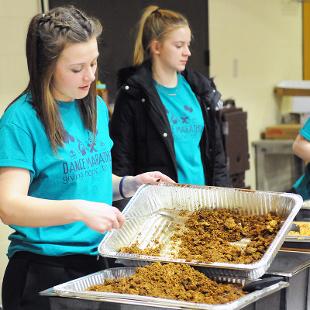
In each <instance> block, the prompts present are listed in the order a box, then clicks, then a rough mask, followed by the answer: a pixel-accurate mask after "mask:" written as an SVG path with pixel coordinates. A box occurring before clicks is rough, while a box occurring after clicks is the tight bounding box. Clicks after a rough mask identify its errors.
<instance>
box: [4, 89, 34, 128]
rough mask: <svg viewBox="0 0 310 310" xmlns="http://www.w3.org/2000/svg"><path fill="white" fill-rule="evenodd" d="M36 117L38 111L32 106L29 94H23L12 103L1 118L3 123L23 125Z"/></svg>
mask: <svg viewBox="0 0 310 310" xmlns="http://www.w3.org/2000/svg"><path fill="white" fill-rule="evenodd" d="M33 118H37V117H36V111H35V109H34V108H33V106H32V104H31V98H30V96H29V94H23V95H21V96H20V97H18V98H17V99H16V100H15V101H14V102H12V103H11V104H10V105H9V106H8V107H7V109H6V110H5V112H4V113H3V115H2V117H1V123H2V124H3V123H21V122H23V121H27V122H29V121H31V120H32V119H33Z"/></svg>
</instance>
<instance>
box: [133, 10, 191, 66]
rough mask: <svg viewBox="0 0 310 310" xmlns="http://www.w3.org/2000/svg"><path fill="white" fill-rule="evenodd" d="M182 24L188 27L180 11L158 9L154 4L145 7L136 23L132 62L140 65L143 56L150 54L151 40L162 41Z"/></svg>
mask: <svg viewBox="0 0 310 310" xmlns="http://www.w3.org/2000/svg"><path fill="white" fill-rule="evenodd" d="M184 26H187V27H189V23H188V20H187V19H186V18H185V17H184V16H183V15H182V14H181V13H178V12H175V11H172V10H166V9H160V8H159V7H158V6H155V5H150V6H148V7H146V8H145V9H144V11H143V14H142V16H141V18H140V21H139V24H138V33H137V37H136V42H135V48H134V55H133V64H134V65H140V64H141V63H142V62H143V61H144V59H145V58H147V57H150V56H151V55H150V44H151V42H152V40H158V41H162V40H164V39H165V37H166V35H167V34H168V33H170V32H171V31H173V30H175V29H177V28H180V27H184Z"/></svg>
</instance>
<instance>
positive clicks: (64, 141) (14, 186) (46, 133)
mask: <svg viewBox="0 0 310 310" xmlns="http://www.w3.org/2000/svg"><path fill="white" fill-rule="evenodd" d="M101 30H102V27H101V25H100V23H99V21H98V20H96V19H94V18H91V17H88V16H87V15H86V14H84V13H83V12H81V11H80V10H78V9H76V8H74V7H72V6H70V7H58V8H54V9H52V10H50V11H49V12H48V13H46V14H37V15H35V16H34V17H33V18H32V20H31V22H30V24H29V28H28V33H27V40H26V56H27V63H28V71H29V84H28V86H27V88H26V89H25V91H23V92H22V93H21V95H20V96H19V97H18V98H17V99H15V100H14V101H13V102H12V103H11V104H10V105H9V107H8V108H7V109H6V111H5V113H4V115H3V116H2V118H1V121H0V143H1V149H0V216H1V219H2V221H3V222H4V223H5V224H8V225H10V226H11V227H12V228H13V230H14V232H13V233H12V234H11V235H10V237H9V239H10V241H11V242H10V245H9V249H8V257H9V263H8V266H7V269H6V272H5V276H4V279H3V288H2V301H3V307H4V309H5V310H18V309H23V310H26V309H29V310H35V309H39V310H42V309H50V306H49V303H48V300H47V298H44V297H39V295H38V292H39V291H42V290H44V289H47V288H49V287H51V286H54V285H56V284H59V283H63V282H66V281H68V280H72V279H74V278H77V277H80V276H83V275H87V274H89V273H92V272H95V271H98V270H102V269H104V268H106V267H107V266H106V262H105V261H104V260H103V259H102V258H98V257H97V254H98V253H97V246H98V244H99V242H100V241H101V239H102V236H103V235H102V234H103V233H104V232H105V231H107V230H111V229H117V228H120V227H121V226H122V225H123V223H124V217H123V215H122V214H121V213H120V211H119V210H118V209H116V208H114V207H112V206H111V203H112V193H113V198H114V199H118V198H120V197H121V196H123V197H124V196H130V195H132V194H133V193H134V191H135V190H136V189H137V187H138V186H139V185H140V184H142V183H155V182H156V181H158V179H160V180H163V181H168V182H169V181H171V180H170V179H169V178H168V177H166V176H165V175H163V174H161V173H160V172H157V171H155V172H148V173H143V174H140V175H137V176H134V177H133V176H127V177H125V178H120V177H117V176H114V175H113V176H112V168H111V155H110V150H111V147H112V144H113V143H112V140H111V139H110V137H109V132H108V111H107V108H106V105H105V104H104V102H103V101H102V99H100V98H99V97H96V89H95V87H96V76H97V58H98V55H99V53H98V46H97V38H98V36H99V35H100V34H101Z"/></svg>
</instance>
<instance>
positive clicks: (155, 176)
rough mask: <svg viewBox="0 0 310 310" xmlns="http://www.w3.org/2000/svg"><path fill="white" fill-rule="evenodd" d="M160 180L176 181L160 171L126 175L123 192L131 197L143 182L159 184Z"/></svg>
mask: <svg viewBox="0 0 310 310" xmlns="http://www.w3.org/2000/svg"><path fill="white" fill-rule="evenodd" d="M159 182H166V183H175V182H174V181H173V180H172V179H171V178H169V177H168V176H166V175H165V174H163V173H161V172H159V171H151V172H145V173H142V174H138V175H136V176H134V177H133V176H126V177H125V180H124V181H123V193H124V194H125V196H126V197H131V196H133V195H134V193H135V192H136V191H137V189H138V188H139V187H140V186H141V185H142V184H157V183H159Z"/></svg>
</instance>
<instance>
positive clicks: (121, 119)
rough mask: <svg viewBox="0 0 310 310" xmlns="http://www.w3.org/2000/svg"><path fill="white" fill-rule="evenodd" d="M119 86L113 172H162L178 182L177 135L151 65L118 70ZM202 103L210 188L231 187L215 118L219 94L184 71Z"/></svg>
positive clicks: (204, 153) (209, 83)
mask: <svg viewBox="0 0 310 310" xmlns="http://www.w3.org/2000/svg"><path fill="white" fill-rule="evenodd" d="M120 72H121V75H122V74H123V75H124V72H125V75H128V74H129V75H130V76H129V77H128V78H127V79H126V78H125V79H124V78H122V76H121V77H120V78H121V79H122V80H123V81H124V80H125V82H124V83H121V84H122V86H121V87H120V89H119V91H118V94H117V97H116V101H115V108H114V112H113V115H112V119H111V124H110V135H111V138H112V140H113V141H114V146H113V148H112V164H113V173H114V174H116V175H119V176H124V175H136V174H140V173H143V172H147V171H155V170H158V171H160V172H162V173H164V174H166V175H168V176H169V177H170V178H172V179H173V180H175V181H176V182H177V181H178V177H177V164H176V157H175V151H174V143H173V136H172V132H171V128H170V124H169V121H168V118H167V116H166V112H165V109H164V106H163V104H162V103H161V100H160V97H159V95H158V93H157V91H156V89H155V87H154V85H153V80H152V73H151V65H150V63H149V62H145V63H144V64H142V65H141V66H139V67H136V68H135V67H132V68H129V69H123V70H121V71H120ZM182 74H183V75H184V77H185V79H186V80H187V82H188V83H189V85H190V86H191V88H192V90H193V92H194V93H195V94H196V96H197V99H198V101H199V103H200V106H201V109H202V113H203V118H204V122H205V128H204V130H203V134H202V138H201V141H200V150H201V158H202V162H203V167H204V173H205V178H206V180H207V184H208V185H215V186H230V180H229V177H228V173H227V168H226V158H225V152H224V149H223V141H222V134H221V129H220V126H219V123H218V120H217V116H216V108H217V102H218V100H219V98H220V94H219V93H218V92H217V91H216V90H215V85H214V84H213V82H212V80H209V79H207V78H206V77H204V76H203V75H201V74H199V73H197V72H193V71H190V70H185V71H184V72H183V73H182Z"/></svg>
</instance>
